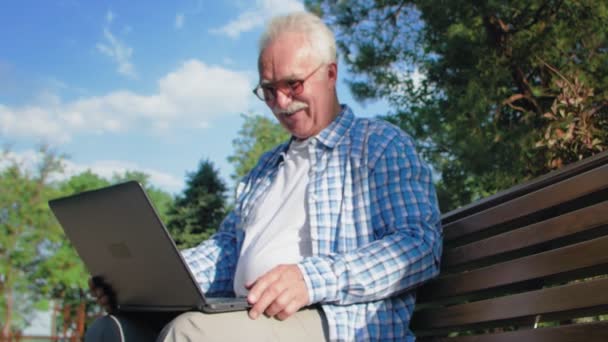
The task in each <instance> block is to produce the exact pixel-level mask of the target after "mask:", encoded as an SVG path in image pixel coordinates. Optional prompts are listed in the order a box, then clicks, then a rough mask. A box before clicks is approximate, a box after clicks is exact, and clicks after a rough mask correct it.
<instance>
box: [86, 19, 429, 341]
mask: <svg viewBox="0 0 608 342" xmlns="http://www.w3.org/2000/svg"><path fill="white" fill-rule="evenodd" d="M258 68H259V74H260V82H259V85H258V86H257V87H256V88H255V89H254V93H255V94H256V95H257V96H258V97H259V98H260V99H261V100H262V101H264V102H266V104H267V105H268V107H269V108H270V109H271V110H272V112H273V113H274V115H275V116H276V118H277V119H278V120H279V122H280V123H281V125H282V126H283V127H284V128H285V129H286V130H287V131H289V132H290V133H291V135H292V138H291V139H290V141H288V142H286V143H284V144H281V145H279V146H277V147H276V148H274V149H273V150H271V151H269V152H267V153H266V154H264V155H263V156H262V157H261V159H260V161H259V162H258V164H257V166H256V167H255V168H254V169H253V170H252V171H251V172H250V173H249V174H248V175H247V176H246V177H245V178H244V179H243V180H242V182H240V184H239V185H238V188H237V200H236V205H235V208H234V210H233V211H232V212H231V213H230V214H229V215H228V217H226V219H225V220H224V221H223V223H222V225H221V227H220V228H219V231H218V232H217V233H216V234H215V235H214V236H213V237H211V238H210V239H209V240H207V241H204V242H202V243H201V244H200V245H199V246H197V247H195V248H192V249H188V250H185V251H183V255H184V258H185V260H186V261H187V263H188V265H189V267H190V269H191V271H192V273H193V274H194V276H195V278H196V280H197V282H198V284H199V286H200V287H201V289H202V290H203V291H204V292H206V293H207V294H208V295H210V296H213V295H226V294H230V295H236V296H245V297H247V300H248V301H249V302H250V304H252V307H251V309H250V310H249V311H248V312H244V311H243V312H232V313H222V314H205V313H200V312H188V313H184V314H181V315H179V316H178V317H177V318H175V319H174V320H172V321H171V322H170V323H169V324H167V325H166V326H165V327H164V329H163V330H162V332H161V333H160V337H159V340H163V341H164V340H166V341H181V340H183V341H198V340H222V341H226V340H236V341H240V340H253V341H258V340H264V341H266V340H268V341H270V340H285V341H294V340H305V341H313V340H341V341H352V340H366V341H367V340H399V341H409V340H414V336H413V335H412V333H411V331H410V330H409V328H408V324H409V320H410V318H411V315H412V312H413V309H414V301H415V295H414V289H415V287H416V286H417V285H419V284H421V283H422V282H424V281H426V280H428V279H429V278H431V277H433V276H435V275H436V274H437V273H438V270H439V259H440V255H441V227H440V216H439V211H438V208H437V203H436V195H435V190H434V188H433V184H432V180H431V172H430V170H429V168H428V167H427V166H426V165H425V164H424V162H423V161H422V160H421V159H420V158H419V157H418V155H417V154H416V152H415V151H414V145H413V143H412V141H411V139H410V137H409V136H408V135H406V134H405V133H403V132H402V131H401V130H399V129H398V128H396V127H394V126H392V125H390V124H388V123H386V122H383V121H379V120H372V119H359V118H355V117H354V115H353V113H352V112H351V110H350V108H349V107H347V106H346V105H340V103H339V102H338V97H337V92H336V83H337V79H338V66H337V58H336V43H335V39H334V36H333V34H332V33H331V31H330V30H329V29H328V28H327V26H326V25H325V24H323V22H322V21H321V20H320V19H319V18H317V17H316V16H314V15H311V14H308V13H296V14H291V15H288V16H282V17H277V18H275V19H274V20H272V21H271V23H270V24H269V26H268V27H267V30H266V32H265V33H264V35H263V37H262V39H261V41H260V54H259V60H258ZM169 281H170V280H169ZM93 291H94V292H95V293H96V294H97V295H98V301H99V302H100V303H101V304H102V305H106V306H107V304H108V303H109V302H110V301H111V299H112V298H110V296H109V295H108V293H107V292H106V293H104V291H103V290H101V289H100V288H99V287H94V288H93ZM135 316H136V315H134V314H133V315H131V316H128V315H127V314H124V315H122V316H120V315H119V316H118V318H116V317H114V316H106V317H105V318H103V319H100V320H98V322H96V323H95V324H94V326H93V327H92V328H91V329H90V330H91V331H97V333H91V332H89V334H88V338H90V339H91V340H93V339H94V338H97V339H100V337H99V336H100V335H103V334H99V331H103V332H104V333H105V334H106V335H108V336H109V334H111V332H110V331H109V330H108V329H111V328H110V327H109V326H110V325H111V324H109V323H108V322H110V321H111V322H114V321H115V322H117V324H116V325H115V327H116V328H115V329H114V330H115V331H120V333H122V334H126V335H129V334H132V335H133V336H140V337H141V336H152V335H153V334H156V333H157V331H158V330H160V328H162V326H163V325H164V322H163V321H162V319H157V322H155V323H154V324H156V326H157V327H158V328H157V329H158V330H157V331H154V329H153V328H152V326H154V324H152V323H150V321H146V319H145V318H142V316H140V317H139V318H138V317H135ZM103 322H105V325H103ZM138 322H139V323H138ZM102 327H103V328H102ZM146 329H148V331H145V330H146ZM147 333H149V334H150V335H145V334H147ZM95 334H96V336H97V337H93V335H95ZM137 338H138V337H135V339H137Z"/></svg>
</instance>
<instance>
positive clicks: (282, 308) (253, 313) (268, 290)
mask: <svg viewBox="0 0 608 342" xmlns="http://www.w3.org/2000/svg"><path fill="white" fill-rule="evenodd" d="M247 288H248V289H249V295H248V296H247V300H248V301H249V303H250V304H252V305H253V307H252V308H251V310H249V317H250V318H251V319H256V318H258V316H259V315H260V313H262V312H263V313H265V314H266V315H267V316H268V317H276V318H278V319H280V320H285V319H287V318H288V317H289V316H291V315H293V314H294V313H296V312H297V311H298V310H300V308H302V307H303V306H306V305H308V289H307V288H306V283H305V282H304V277H303V276H302V272H300V269H299V268H298V266H296V265H294V264H291V265H279V266H277V267H275V268H273V269H272V270H270V271H268V272H267V273H265V274H264V275H263V276H261V277H259V278H258V279H257V280H256V281H255V283H253V284H249V285H248V286H247Z"/></svg>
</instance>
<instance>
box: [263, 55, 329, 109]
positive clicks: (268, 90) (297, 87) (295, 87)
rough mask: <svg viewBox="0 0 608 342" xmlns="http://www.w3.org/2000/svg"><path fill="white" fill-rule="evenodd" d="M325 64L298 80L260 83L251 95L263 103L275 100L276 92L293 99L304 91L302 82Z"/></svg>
mask: <svg viewBox="0 0 608 342" xmlns="http://www.w3.org/2000/svg"><path fill="white" fill-rule="evenodd" d="M324 65H325V64H324V63H323V64H321V65H319V66H318V67H316V68H315V69H314V70H313V71H312V72H311V73H310V74H308V75H307V76H305V77H304V78H302V79H299V80H282V81H277V82H272V83H260V84H258V86H257V87H255V88H254V89H253V93H254V94H255V96H257V97H258V98H259V99H260V100H262V101H265V102H272V101H274V100H276V98H277V91H280V92H282V93H283V94H285V95H287V96H289V97H293V96H295V95H299V94H302V92H303V91H304V82H306V81H307V80H308V79H309V78H310V77H311V76H312V75H314V74H315V72H317V70H319V69H321V67H322V66H324Z"/></svg>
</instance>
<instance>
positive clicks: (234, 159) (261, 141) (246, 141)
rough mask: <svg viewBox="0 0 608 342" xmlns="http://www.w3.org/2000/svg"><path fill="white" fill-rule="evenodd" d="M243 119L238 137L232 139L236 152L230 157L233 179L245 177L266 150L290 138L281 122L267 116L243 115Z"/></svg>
mask: <svg viewBox="0 0 608 342" xmlns="http://www.w3.org/2000/svg"><path fill="white" fill-rule="evenodd" d="M243 119H244V120H245V122H244V123H243V126H242V127H241V129H240V130H239V133H238V137H237V138H236V139H234V140H233V141H232V146H234V154H233V155H231V156H229V157H228V161H229V162H230V163H232V165H234V170H235V172H234V174H233V175H232V179H233V180H239V179H241V178H242V177H244V176H245V175H246V174H247V172H249V171H250V170H251V169H252V168H253V167H254V166H255V164H256V163H257V162H258V159H259V158H260V157H261V156H262V154H263V153H264V152H266V151H269V150H270V149H272V148H273V147H275V146H276V145H278V144H280V143H282V142H285V141H287V139H289V133H287V131H286V130H285V129H283V127H281V125H280V124H278V123H277V122H276V121H274V120H271V119H269V118H267V117H265V116H262V115H243Z"/></svg>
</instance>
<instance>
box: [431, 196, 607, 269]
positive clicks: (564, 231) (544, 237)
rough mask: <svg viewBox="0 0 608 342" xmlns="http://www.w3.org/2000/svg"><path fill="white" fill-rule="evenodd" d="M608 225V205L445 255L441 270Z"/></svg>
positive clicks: (523, 229)
mask: <svg viewBox="0 0 608 342" xmlns="http://www.w3.org/2000/svg"><path fill="white" fill-rule="evenodd" d="M604 224H608V201H604V202H601V203H598V204H595V205H593V206H590V207H586V208H583V209H579V210H576V211H573V212H570V213H567V214H564V215H561V216H558V217H555V218H552V219H549V220H546V221H542V222H538V223H535V224H532V225H530V226H527V227H523V228H519V229H516V230H513V231H510V232H506V233H503V234H500V235H496V236H493V237H490V238H487V239H484V240H480V241H476V242H473V243H470V244H467V245H464V246H460V247H455V248H452V249H447V250H446V251H444V256H443V260H442V269H449V268H451V267H453V266H456V265H460V264H464V263H469V262H472V261H476V260H479V259H483V258H487V257H490V256H493V255H497V254H502V253H507V252H512V251H515V250H518V249H522V248H526V247H531V246H534V245H538V244H540V243H545V242H548V241H551V240H555V239H558V238H563V237H566V236H569V235H572V234H575V233H579V232H582V231H585V230H589V229H593V228H596V227H598V226H601V225H604Z"/></svg>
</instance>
